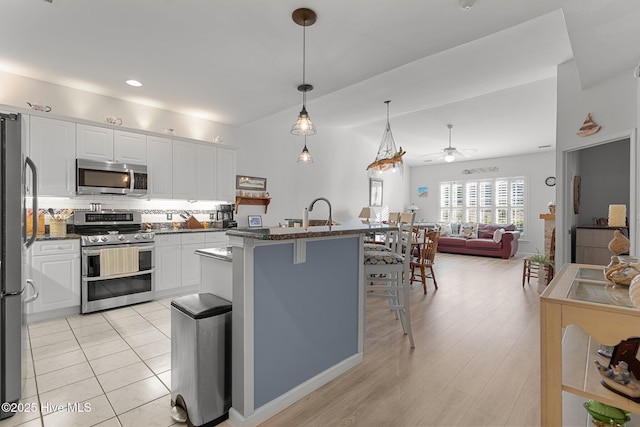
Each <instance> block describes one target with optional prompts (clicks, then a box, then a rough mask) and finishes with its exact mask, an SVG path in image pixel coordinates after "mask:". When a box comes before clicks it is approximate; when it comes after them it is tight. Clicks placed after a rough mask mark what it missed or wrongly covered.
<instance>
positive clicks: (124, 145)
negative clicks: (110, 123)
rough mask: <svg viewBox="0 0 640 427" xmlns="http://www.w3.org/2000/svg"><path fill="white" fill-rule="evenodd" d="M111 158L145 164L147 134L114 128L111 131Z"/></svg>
mask: <svg viewBox="0 0 640 427" xmlns="http://www.w3.org/2000/svg"><path fill="white" fill-rule="evenodd" d="M113 159H114V160H115V161H116V162H123V163H134V164H137V165H146V164H147V136H146V135H142V134H139V133H133V132H125V131H122V130H116V131H114V132H113Z"/></svg>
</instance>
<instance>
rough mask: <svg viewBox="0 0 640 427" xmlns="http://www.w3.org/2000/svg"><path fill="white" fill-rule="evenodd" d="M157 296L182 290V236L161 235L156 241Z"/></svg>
mask: <svg viewBox="0 0 640 427" xmlns="http://www.w3.org/2000/svg"><path fill="white" fill-rule="evenodd" d="M155 242H156V247H155V260H154V261H155V269H156V294H160V295H162V292H163V291H171V290H175V289H180V284H181V282H182V276H181V272H180V271H181V268H180V266H181V259H180V258H181V257H180V236H179V235H177V234H175V235H168V234H160V235H157V236H156V239H155Z"/></svg>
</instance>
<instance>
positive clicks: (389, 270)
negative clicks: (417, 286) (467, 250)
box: [364, 213, 415, 347]
mask: <svg viewBox="0 0 640 427" xmlns="http://www.w3.org/2000/svg"><path fill="white" fill-rule="evenodd" d="M414 218H415V214H414V213H403V214H402V215H401V217H400V221H399V223H398V234H397V245H395V250H394V251H368V250H365V251H364V278H365V281H366V282H365V287H364V288H365V291H366V298H367V299H370V298H371V299H373V298H383V299H386V300H387V305H382V304H366V309H367V310H371V309H386V310H392V311H393V312H394V314H395V315H396V318H399V319H400V322H401V324H402V329H403V331H404V333H405V335H408V336H409V343H410V344H411V347H415V344H414V342H413V332H412V330H411V312H410V307H409V263H410V260H411V253H410V251H411V238H412V236H411V234H412V229H413V221H414Z"/></svg>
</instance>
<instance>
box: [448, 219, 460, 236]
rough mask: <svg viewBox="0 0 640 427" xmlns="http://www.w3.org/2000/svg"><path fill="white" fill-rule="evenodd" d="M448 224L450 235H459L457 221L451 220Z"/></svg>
mask: <svg viewBox="0 0 640 427" xmlns="http://www.w3.org/2000/svg"><path fill="white" fill-rule="evenodd" d="M450 225H451V235H452V236H459V235H460V223H459V222H452V223H451V224H450Z"/></svg>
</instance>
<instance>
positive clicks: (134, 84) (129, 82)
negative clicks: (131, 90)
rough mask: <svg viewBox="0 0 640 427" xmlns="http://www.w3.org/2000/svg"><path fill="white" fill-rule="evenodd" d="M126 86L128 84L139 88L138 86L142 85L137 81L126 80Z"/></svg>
mask: <svg viewBox="0 0 640 427" xmlns="http://www.w3.org/2000/svg"><path fill="white" fill-rule="evenodd" d="M127 84H128V85H129V86H133V87H140V86H142V83H140V82H139V81H137V80H133V79H132V80H127Z"/></svg>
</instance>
